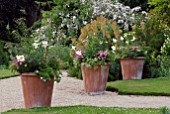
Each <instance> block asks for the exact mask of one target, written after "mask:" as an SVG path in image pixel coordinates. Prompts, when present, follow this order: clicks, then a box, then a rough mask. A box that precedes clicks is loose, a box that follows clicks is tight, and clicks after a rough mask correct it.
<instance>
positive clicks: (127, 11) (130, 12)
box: [93, 0, 148, 29]
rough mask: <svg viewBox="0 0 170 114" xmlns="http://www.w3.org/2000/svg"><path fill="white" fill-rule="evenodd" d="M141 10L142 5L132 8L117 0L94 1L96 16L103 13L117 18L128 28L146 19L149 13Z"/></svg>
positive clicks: (106, 16)
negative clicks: (113, 0)
mask: <svg viewBox="0 0 170 114" xmlns="http://www.w3.org/2000/svg"><path fill="white" fill-rule="evenodd" d="M139 11H141V7H139V6H137V7H134V8H133V9H131V8H130V7H129V6H125V5H123V4H121V3H119V2H117V1H115V2H112V1H111V0H102V1H101V0H94V1H93V14H94V16H99V15H102V16H104V17H105V18H109V19H112V20H116V21H117V22H118V23H122V24H123V25H124V27H125V29H128V26H129V25H133V24H134V23H135V22H137V21H146V20H147V18H148V17H147V13H146V12H145V11H142V12H139Z"/></svg>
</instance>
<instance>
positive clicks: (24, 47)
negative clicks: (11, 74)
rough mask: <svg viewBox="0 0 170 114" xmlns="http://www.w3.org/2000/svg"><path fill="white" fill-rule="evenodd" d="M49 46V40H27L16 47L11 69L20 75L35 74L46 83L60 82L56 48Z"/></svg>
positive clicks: (14, 47)
mask: <svg viewBox="0 0 170 114" xmlns="http://www.w3.org/2000/svg"><path fill="white" fill-rule="evenodd" d="M49 44H50V43H48V41H47V40H37V39H36V40H35V39H27V40H26V41H22V42H21V43H20V44H16V45H14V46H13V47H12V48H13V61H12V64H11V69H12V70H15V71H17V72H19V73H20V74H22V73H30V72H33V73H35V74H36V75H37V76H39V77H40V78H41V79H43V80H44V81H48V80H51V79H54V80H55V81H60V77H61V72H60V70H59V62H58V60H57V56H56V52H55V51H56V50H55V46H50V45H49Z"/></svg>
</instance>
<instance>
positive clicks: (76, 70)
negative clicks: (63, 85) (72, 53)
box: [68, 65, 83, 80]
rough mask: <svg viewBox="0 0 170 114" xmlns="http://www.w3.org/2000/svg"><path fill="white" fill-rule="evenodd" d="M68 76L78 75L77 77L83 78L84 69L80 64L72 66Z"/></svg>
mask: <svg viewBox="0 0 170 114" xmlns="http://www.w3.org/2000/svg"><path fill="white" fill-rule="evenodd" d="M68 76H70V77H76V78H77V79H81V80H82V79H83V77H82V71H81V67H80V66H75V65H74V66H73V65H72V66H71V65H70V67H69V69H68Z"/></svg>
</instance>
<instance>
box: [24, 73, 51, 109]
mask: <svg viewBox="0 0 170 114" xmlns="http://www.w3.org/2000/svg"><path fill="white" fill-rule="evenodd" d="M21 81H22V89H23V95H24V103H25V108H32V107H41V106H51V98H52V92H53V85H54V80H51V81H47V82H44V81H43V80H41V79H40V78H39V77H37V76H36V75H35V74H34V73H23V74H21Z"/></svg>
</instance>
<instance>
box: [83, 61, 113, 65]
mask: <svg viewBox="0 0 170 114" xmlns="http://www.w3.org/2000/svg"><path fill="white" fill-rule="evenodd" d="M110 64H111V63H110V62H108V63H105V65H110ZM81 65H86V62H82V63H81ZM96 65H100V64H96Z"/></svg>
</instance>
